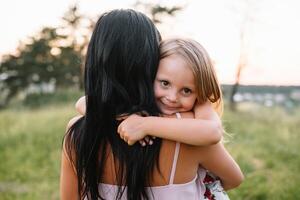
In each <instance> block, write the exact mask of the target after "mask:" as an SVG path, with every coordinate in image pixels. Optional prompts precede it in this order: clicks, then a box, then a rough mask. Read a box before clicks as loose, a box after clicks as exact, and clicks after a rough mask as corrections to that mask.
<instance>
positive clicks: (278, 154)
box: [0, 103, 300, 200]
mask: <svg viewBox="0 0 300 200" xmlns="http://www.w3.org/2000/svg"><path fill="white" fill-rule="evenodd" d="M299 111H300V109H297V110H295V111H294V112H293V113H286V112H285V111H284V110H282V109H281V108H273V109H271V108H263V107H259V106H253V105H242V107H240V109H239V112H236V113H232V112H229V111H225V115H224V124H225V127H226V130H227V132H228V133H229V134H230V135H231V137H228V136H227V137H226V138H227V140H229V142H228V143H226V146H227V148H228V149H229V151H230V152H231V153H232V155H233V156H234V158H236V160H237V161H238V163H239V164H240V166H241V168H242V170H243V172H244V173H245V177H246V179H245V181H244V183H243V184H242V185H241V186H240V187H239V188H238V189H235V190H232V191H230V192H229V195H230V197H231V199H243V200H245V199H257V200H258V199H272V200H277V199H278V200H279V199H280V200H281V199H300V151H299V150H300V148H299V147H300V140H299V134H300V131H299V129H300V112H299ZM74 114H75V111H74V109H73V104H71V103H65V104H59V105H57V106H54V105H53V104H51V105H49V106H46V107H39V108H35V109H33V108H31V109H29V108H26V107H25V108H22V107H20V108H18V109H16V108H15V109H13V108H11V109H6V110H3V111H0V199H1V200H11V199H25V200H27V199H28V200H29V199H30V200H35V199H59V170H60V150H61V141H62V137H63V134H64V129H65V125H66V123H67V121H68V119H70V117H71V116H73V115H74Z"/></svg>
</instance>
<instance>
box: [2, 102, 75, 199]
mask: <svg viewBox="0 0 300 200" xmlns="http://www.w3.org/2000/svg"><path fill="white" fill-rule="evenodd" d="M73 110H74V108H73V104H69V105H60V106H58V107H54V106H51V107H50V106H48V107H46V108H41V109H35V110H27V109H25V110H20V111H18V110H5V111H1V112H0V162H1V164H0V199H3V200H6V199H7V200H8V199H28V200H29V199H30V200H33V199H59V170H60V152H61V141H62V137H63V134H64V131H65V126H66V123H67V121H68V119H70V117H71V116H73V115H74V113H75V112H74V111H73Z"/></svg>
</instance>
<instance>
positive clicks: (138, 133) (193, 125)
mask: <svg viewBox="0 0 300 200" xmlns="http://www.w3.org/2000/svg"><path fill="white" fill-rule="evenodd" d="M189 115H191V113H189ZM202 115H203V118H204V119H200V117H201V118H202ZM195 116H196V118H197V119H174V118H166V117H153V116H150V117H141V116H138V115H131V116H129V117H128V118H127V119H125V120H124V121H123V122H122V123H121V124H120V125H119V127H118V133H119V134H120V136H121V138H123V139H124V140H125V141H127V143H128V144H129V145H132V144H134V143H135V142H136V141H138V140H140V139H142V138H144V137H145V136H146V135H151V136H155V137H160V138H165V139H169V140H174V141H179V142H182V143H186V144H191V145H198V146H203V145H204V146H205V145H211V144H215V143H217V142H219V141H220V140H221V137H222V134H223V129H222V126H221V122H220V119H219V117H218V115H217V114H216V113H215V112H214V110H213V108H212V106H211V104H210V103H209V102H207V103H205V104H203V105H196V107H195ZM193 117H194V116H192V118H193Z"/></svg>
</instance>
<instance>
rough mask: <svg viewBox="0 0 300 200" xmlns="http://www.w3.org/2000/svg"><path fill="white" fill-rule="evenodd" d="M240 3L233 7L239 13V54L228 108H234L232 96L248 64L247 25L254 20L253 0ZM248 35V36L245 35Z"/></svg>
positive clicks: (234, 103)
mask: <svg viewBox="0 0 300 200" xmlns="http://www.w3.org/2000/svg"><path fill="white" fill-rule="evenodd" d="M238 3H241V4H240V5H239V6H238V8H237V7H235V8H233V10H234V12H235V13H237V14H238V15H239V20H240V21H239V22H240V25H239V33H240V55H239V58H238V64H237V70H236V75H235V83H234V85H233V86H232V89H231V94H230V97H229V101H230V109H231V110H233V111H234V110H236V102H235V100H234V96H235V94H236V93H237V91H238V87H239V85H240V80H241V74H242V71H243V69H244V68H245V67H246V66H247V65H248V52H247V51H248V44H247V41H248V39H249V38H248V37H249V35H247V34H248V27H249V25H250V23H253V22H254V10H255V7H254V6H255V5H256V4H255V2H254V1H253V0H244V1H239V2H238ZM247 36H248V37H247Z"/></svg>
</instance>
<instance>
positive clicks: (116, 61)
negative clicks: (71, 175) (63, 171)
mask: <svg viewBox="0 0 300 200" xmlns="http://www.w3.org/2000/svg"><path fill="white" fill-rule="evenodd" d="M159 42H160V34H159V32H158V31H157V29H156V27H155V26H154V24H153V23H152V21H151V20H150V19H149V18H148V17H146V16H145V15H144V14H142V13H140V12H137V11H134V10H113V11H111V12H108V13H105V14H103V15H102V16H101V17H100V18H99V20H98V22H97V24H96V26H95V29H94V31H93V34H92V37H91V40H90V43H89V46H88V50H87V55H86V61H85V77H84V78H85V80H84V85H85V95H86V115H85V116H84V117H82V118H80V119H79V120H78V121H77V122H76V123H74V124H73V125H72V126H71V127H70V129H69V130H68V132H67V134H66V136H65V148H66V150H67V153H68V156H69V157H70V158H71V161H72V163H73V164H74V166H75V168H76V173H77V178H78V191H79V195H80V197H81V199H82V198H84V197H87V198H88V199H98V198H100V199H103V197H102V196H101V193H100V192H99V191H98V184H99V181H100V182H101V180H102V178H103V173H104V167H105V163H106V160H107V156H108V152H107V148H108V147H110V148H111V150H112V153H113V158H114V161H115V163H116V162H117V163H118V166H119V167H117V169H115V171H116V174H117V177H116V178H117V184H118V185H119V186H122V185H125V186H126V189H127V199H129V200H136V199H148V198H149V194H148V192H147V189H146V188H145V187H146V186H149V184H150V181H151V180H150V178H151V177H152V173H153V171H154V167H155V166H158V157H159V151H160V146H161V140H160V139H156V140H155V142H154V144H153V145H152V146H147V147H141V146H140V145H139V144H135V145H133V146H128V145H127V144H126V143H125V142H123V141H122V140H121V139H120V138H119V136H118V134H117V131H116V129H117V126H118V124H119V122H118V121H117V120H116V118H117V117H118V116H120V115H122V114H132V113H136V112H141V111H146V112H147V113H148V114H149V115H154V116H156V115H158V114H159V109H158V107H157V105H156V103H155V97H154V91H153V81H154V79H155V75H156V72H157V67H158V62H159ZM123 191H124V189H122V187H119V190H118V193H117V196H116V199H118V198H120V197H121V196H122V195H123Z"/></svg>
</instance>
